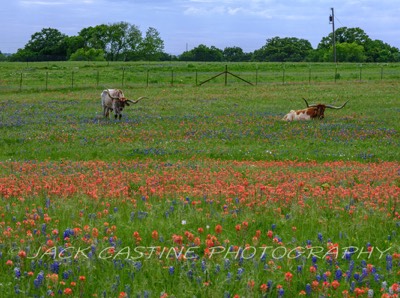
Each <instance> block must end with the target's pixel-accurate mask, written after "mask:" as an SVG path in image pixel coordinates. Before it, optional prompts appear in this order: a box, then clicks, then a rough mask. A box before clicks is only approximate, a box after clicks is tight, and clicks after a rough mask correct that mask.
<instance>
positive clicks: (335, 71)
mask: <svg viewBox="0 0 400 298" xmlns="http://www.w3.org/2000/svg"><path fill="white" fill-rule="evenodd" d="M336 79H337V64H336V66H335V83H336Z"/></svg>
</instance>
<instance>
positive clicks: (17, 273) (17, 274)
mask: <svg viewBox="0 0 400 298" xmlns="http://www.w3.org/2000/svg"><path fill="white" fill-rule="evenodd" d="M14 273H15V277H16V278H20V277H21V269H19V268H18V267H15V268H14Z"/></svg>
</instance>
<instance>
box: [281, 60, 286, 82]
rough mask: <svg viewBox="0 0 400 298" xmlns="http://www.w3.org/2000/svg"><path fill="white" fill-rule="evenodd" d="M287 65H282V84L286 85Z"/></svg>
mask: <svg viewBox="0 0 400 298" xmlns="http://www.w3.org/2000/svg"><path fill="white" fill-rule="evenodd" d="M285 71H286V69H285V63H282V84H285Z"/></svg>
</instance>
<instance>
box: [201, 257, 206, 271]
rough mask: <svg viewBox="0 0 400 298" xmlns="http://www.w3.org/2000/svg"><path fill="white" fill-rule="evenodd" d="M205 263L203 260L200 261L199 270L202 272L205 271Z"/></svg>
mask: <svg viewBox="0 0 400 298" xmlns="http://www.w3.org/2000/svg"><path fill="white" fill-rule="evenodd" d="M206 269H207V268H206V261H205V260H202V261H201V270H202V271H203V272H204V271H206Z"/></svg>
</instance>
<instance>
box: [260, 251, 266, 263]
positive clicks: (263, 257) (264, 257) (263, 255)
mask: <svg viewBox="0 0 400 298" xmlns="http://www.w3.org/2000/svg"><path fill="white" fill-rule="evenodd" d="M266 259H267V254H266V253H265V252H263V253H262V255H261V258H260V260H261V261H262V262H265V260H266Z"/></svg>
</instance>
